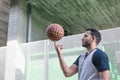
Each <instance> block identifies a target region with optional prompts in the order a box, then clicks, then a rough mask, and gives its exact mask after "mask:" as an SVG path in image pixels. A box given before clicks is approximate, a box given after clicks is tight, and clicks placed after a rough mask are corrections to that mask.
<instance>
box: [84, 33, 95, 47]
mask: <svg viewBox="0 0 120 80" xmlns="http://www.w3.org/2000/svg"><path fill="white" fill-rule="evenodd" d="M90 33H91V32H90V31H86V32H85V34H84V36H83V38H82V46H83V47H86V48H87V47H90V46H91V43H92V42H93V37H92V36H91V34H90Z"/></svg>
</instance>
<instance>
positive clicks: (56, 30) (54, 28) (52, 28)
mask: <svg viewBox="0 0 120 80" xmlns="http://www.w3.org/2000/svg"><path fill="white" fill-rule="evenodd" d="M46 33H47V36H48V38H49V39H50V40H52V41H58V40H60V39H61V38H62V37H63V36H64V29H63V27H62V26H61V25H59V24H56V23H53V24H50V25H49V26H48V27H47V30H46Z"/></svg>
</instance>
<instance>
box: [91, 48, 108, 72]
mask: <svg viewBox="0 0 120 80" xmlns="http://www.w3.org/2000/svg"><path fill="white" fill-rule="evenodd" d="M92 62H93V64H94V65H95V66H96V67H97V69H98V71H103V70H109V60H108V56H107V54H106V53H105V52H104V51H102V50H100V49H97V50H96V51H95V53H94V54H93V57H92Z"/></svg>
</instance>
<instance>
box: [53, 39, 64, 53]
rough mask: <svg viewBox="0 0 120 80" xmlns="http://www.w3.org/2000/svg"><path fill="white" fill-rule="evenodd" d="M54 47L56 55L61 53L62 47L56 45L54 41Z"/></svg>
mask: <svg viewBox="0 0 120 80" xmlns="http://www.w3.org/2000/svg"><path fill="white" fill-rule="evenodd" d="M54 46H55V49H56V51H57V53H58V54H61V53H62V49H63V45H58V44H56V41H54Z"/></svg>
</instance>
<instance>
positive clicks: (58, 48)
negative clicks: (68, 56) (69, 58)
mask: <svg viewBox="0 0 120 80" xmlns="http://www.w3.org/2000/svg"><path fill="white" fill-rule="evenodd" d="M54 46H55V49H56V52H57V54H58V58H59V62H60V66H61V69H62V71H63V73H64V75H65V76H66V77H70V76H72V75H74V74H75V73H77V71H78V67H77V66H76V65H75V64H72V65H71V66H70V67H69V66H68V65H67V64H66V63H65V61H64V59H63V56H62V49H63V46H62V45H57V44H56V42H54Z"/></svg>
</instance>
